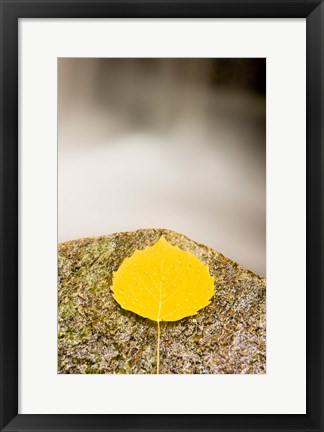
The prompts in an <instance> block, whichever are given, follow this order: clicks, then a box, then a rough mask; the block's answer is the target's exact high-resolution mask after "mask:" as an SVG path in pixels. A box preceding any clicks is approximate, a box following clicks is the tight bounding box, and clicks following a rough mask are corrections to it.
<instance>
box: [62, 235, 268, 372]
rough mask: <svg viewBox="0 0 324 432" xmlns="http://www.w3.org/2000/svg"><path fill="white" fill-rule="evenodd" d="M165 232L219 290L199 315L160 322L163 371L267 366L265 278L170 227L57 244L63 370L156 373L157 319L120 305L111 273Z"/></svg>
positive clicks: (261, 368) (263, 369)
mask: <svg viewBox="0 0 324 432" xmlns="http://www.w3.org/2000/svg"><path fill="white" fill-rule="evenodd" d="M161 235H163V236H164V237H165V239H166V240H167V241H168V242H170V243H171V244H173V245H176V246H178V247H180V248H181V249H183V250H188V251H190V252H191V253H193V254H194V255H196V256H197V257H198V258H199V259H200V260H201V261H202V262H203V263H204V264H208V265H209V271H210V273H211V275H212V276H215V295H214V296H213V297H212V299H211V303H210V304H209V305H208V306H207V307H206V308H204V309H202V310H201V311H199V312H198V313H197V315H194V316H191V317H187V318H184V319H182V320H180V321H176V322H162V323H161V345H160V373H163V374H263V373H265V372H266V281H265V279H264V278H262V277H260V276H257V275H255V274H254V273H252V272H251V271H249V270H246V269H244V268H243V267H242V266H240V265H239V264H237V263H235V262H234V261H231V260H230V259H228V258H226V257H224V256H223V255H221V254H220V253H219V252H216V251H214V250H212V249H210V248H208V247H207V246H204V245H202V244H199V243H197V242H195V241H193V240H190V239H189V238H187V237H185V236H184V235H182V234H178V233H176V232H173V231H169V230H164V229H143V230H138V231H134V232H125V233H117V234H112V235H108V236H102V237H96V238H86V239H81V240H75V241H69V242H66V243H61V244H59V246H58V284H59V286H58V321H59V322H58V327H59V328H58V338H59V340H58V350H59V352H58V372H59V373H61V374H80V373H82V374H118V373H122V374H154V373H156V346H157V324H156V322H153V321H150V320H149V319H146V318H142V317H140V316H138V315H136V314H134V313H132V312H128V311H126V310H124V309H122V308H121V307H120V306H119V304H118V303H117V302H116V301H115V300H114V298H113V296H112V291H111V289H110V287H111V283H112V273H113V272H114V271H116V270H118V268H119V266H120V264H121V263H122V261H123V260H124V259H125V258H126V257H129V256H131V255H132V254H133V253H134V251H135V250H136V249H144V248H146V247H147V246H152V245H153V244H155V243H156V242H157V241H158V239H159V238H160V237H161Z"/></svg>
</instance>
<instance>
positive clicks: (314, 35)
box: [0, 0, 324, 432]
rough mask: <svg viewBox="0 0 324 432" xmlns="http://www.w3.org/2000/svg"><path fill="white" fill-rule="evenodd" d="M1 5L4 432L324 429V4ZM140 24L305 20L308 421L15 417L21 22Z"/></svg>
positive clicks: (48, 0)
mask: <svg viewBox="0 0 324 432" xmlns="http://www.w3.org/2000/svg"><path fill="white" fill-rule="evenodd" d="M0 7H1V9H0V12H1V24H0V25H1V89H0V95H1V113H0V114H1V117H0V125H1V146H0V149H1V153H0V163H1V201H0V202H1V238H0V263H1V264H0V265H1V311H0V317H1V389H0V391H1V394H0V401H1V402H0V403H1V406H0V414H1V422H0V428H1V431H72V430H74V431H79V430H80V431H81V430H82V431H99V430H100V431H110V432H112V431H135V430H136V431H142V430H143V431H161V432H162V431H174V432H175V431H182V432H183V431H187V430H188V431H194V430H197V431H198V430H201V431H204V430H206V431H207V430H208V431H218V432H221V431H225V430H226V431H243V430H244V431H246V430H250V431H268V432H270V431H277V432H279V431H280V432H282V431H288V430H289V431H305V432H306V431H308V432H310V431H324V416H323V407H324V398H323V397H324V393H323V384H324V379H323V378H324V376H323V365H324V356H323V347H324V335H323V328H324V326H323V324H324V323H323V316H324V308H323V298H324V296H323V258H324V257H323V240H324V237H323V210H322V209H323V205H324V200H323V196H324V195H323V193H324V188H323V162H324V159H323V156H324V152H323V135H324V111H323V101H324V97H323V96H324V93H323V90H324V85H323V84H324V83H323V76H324V62H323V60H324V26H323V22H324V5H323V1H318V0H298V1H296V0H284V1H278V0H250V1H246V0H243V1H238V0H227V1H224V0H223V1H217V0H202V1H199V0H183V1H181V0H171V1H170V0H157V1H152V0H146V1H145V0H141V1H140V0H134V1H131V0H127V1H124V0H65V1H60V0H40V1H39V0H38V1H35V0H0ZM137 17H139V18H169V17H172V18H306V19H307V21H306V31H307V99H306V100H307V119H306V121H307V150H306V152H307V159H306V166H307V185H306V187H307V227H306V229H307V263H306V265H307V305H306V307H307V330H306V331H307V413H306V414H305V415H289V414H281V415H253V414H251V415H25V414H18V354H19V352H18V281H19V277H18V258H19V247H18V244H19V243H18V210H19V208H18V184H19V181H18V179H19V173H18V20H19V19H20V18H137ZM274 37H275V35H274ZM292 161H293V155H292ZM291 271H298V269H291ZM278 392H280V388H278Z"/></svg>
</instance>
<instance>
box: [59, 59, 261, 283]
mask: <svg viewBox="0 0 324 432" xmlns="http://www.w3.org/2000/svg"><path fill="white" fill-rule="evenodd" d="M244 60H245V61H244ZM264 62H265V60H263V59H228V60H227V61H226V59H59V69H58V72H59V81H58V157H59V160H58V205H59V214H58V216H59V218H58V236H59V242H63V241H66V240H72V239H77V238H81V237H90V236H99V235H106V234H110V233H113V232H119V231H129V230H135V229H138V228H152V227H159V228H167V229H171V230H175V231H178V232H180V233H183V234H185V235H187V236H189V237H190V238H192V239H193V240H196V241H198V242H201V243H204V244H206V245H208V246H210V247H212V248H214V249H216V250H217V251H219V252H221V253H223V254H224V255H226V256H228V257H229V258H231V259H233V260H235V261H237V262H239V263H240V264H242V265H243V266H244V267H247V268H248V269H250V270H252V271H254V272H256V273H258V274H260V275H263V276H265V274H266V264H265V262H266V172H265V167H266V160H265V150H266V145H265V144H266V136H265V110H266V105H265V91H264V87H265V63H264Z"/></svg>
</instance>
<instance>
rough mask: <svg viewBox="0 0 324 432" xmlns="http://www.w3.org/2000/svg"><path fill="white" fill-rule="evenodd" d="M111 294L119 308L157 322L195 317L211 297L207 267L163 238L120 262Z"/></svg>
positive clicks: (211, 282) (189, 253) (211, 283)
mask: <svg viewBox="0 0 324 432" xmlns="http://www.w3.org/2000/svg"><path fill="white" fill-rule="evenodd" d="M112 291H113V296H114V298H115V300H116V301H117V302H118V303H119V304H120V305H121V307H122V308H124V309H126V310H129V311H132V312H134V313H136V314H138V315H141V316H142V317H145V318H149V319H151V320H153V321H157V322H158V323H159V322H160V321H178V320H180V319H182V318H185V317H187V316H190V315H194V314H196V313H197V312H198V311H199V310H200V309H202V308H204V307H205V306H207V305H208V304H209V303H210V299H211V297H212V296H213V295H214V294H215V291H214V278H213V277H212V276H211V275H210V273H209V268H208V265H204V264H202V262H201V261H200V260H199V259H198V258H197V257H195V256H194V255H193V254H192V253H191V252H188V251H183V250H181V249H180V248H178V247H177V246H173V245H171V244H170V243H168V242H167V241H166V240H165V238H164V237H163V236H162V237H161V238H160V239H159V240H158V241H157V243H155V244H154V245H153V246H150V247H147V248H146V249H144V250H136V251H135V252H134V254H133V255H132V256H131V257H129V258H126V259H125V260H124V261H123V262H122V264H121V266H120V267H119V269H118V271H117V272H115V273H114V275H113V284H112Z"/></svg>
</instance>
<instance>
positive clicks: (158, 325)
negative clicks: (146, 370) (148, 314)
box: [156, 320, 161, 374]
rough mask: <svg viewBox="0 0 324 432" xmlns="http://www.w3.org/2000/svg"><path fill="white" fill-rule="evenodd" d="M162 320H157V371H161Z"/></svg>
mask: <svg viewBox="0 0 324 432" xmlns="http://www.w3.org/2000/svg"><path fill="white" fill-rule="evenodd" d="M160 335H161V332H160V321H159V320H158V322H157V349H156V373H157V374H159V373H160Z"/></svg>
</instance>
